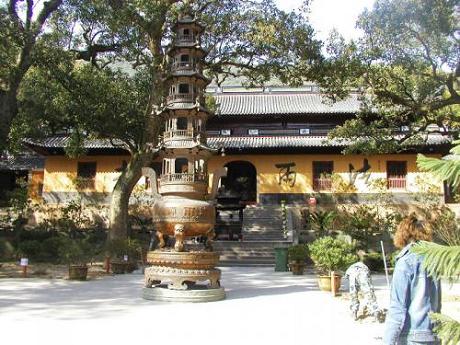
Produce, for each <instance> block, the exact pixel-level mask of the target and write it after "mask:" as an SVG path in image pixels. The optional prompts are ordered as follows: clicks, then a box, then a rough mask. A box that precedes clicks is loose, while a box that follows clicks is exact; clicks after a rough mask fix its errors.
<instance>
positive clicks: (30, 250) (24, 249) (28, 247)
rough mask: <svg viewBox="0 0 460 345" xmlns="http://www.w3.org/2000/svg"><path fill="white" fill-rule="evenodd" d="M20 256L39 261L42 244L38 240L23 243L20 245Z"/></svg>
mask: <svg viewBox="0 0 460 345" xmlns="http://www.w3.org/2000/svg"><path fill="white" fill-rule="evenodd" d="M18 254H19V255H21V256H25V257H27V258H29V259H31V260H39V259H40V256H41V254H42V244H41V243H40V242H39V241H37V240H30V241H23V242H20V243H19V244H18Z"/></svg>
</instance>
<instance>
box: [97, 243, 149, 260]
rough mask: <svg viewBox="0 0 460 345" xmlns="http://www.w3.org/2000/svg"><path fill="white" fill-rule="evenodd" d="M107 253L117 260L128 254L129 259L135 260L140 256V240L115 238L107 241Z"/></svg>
mask: <svg viewBox="0 0 460 345" xmlns="http://www.w3.org/2000/svg"><path fill="white" fill-rule="evenodd" d="M105 249H106V253H107V254H108V255H109V256H110V257H111V258H112V259H114V260H115V261H117V260H118V261H120V260H123V258H124V256H125V255H128V260H130V261H135V260H137V259H139V257H140V250H141V245H140V243H139V241H137V240H134V239H131V238H127V239H114V240H111V241H107V243H106V248H105Z"/></svg>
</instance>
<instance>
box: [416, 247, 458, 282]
mask: <svg viewBox="0 0 460 345" xmlns="http://www.w3.org/2000/svg"><path fill="white" fill-rule="evenodd" d="M411 251H412V252H414V253H417V254H420V255H423V256H424V257H425V258H424V260H423V266H424V268H425V269H426V270H427V272H428V274H429V275H431V276H433V277H434V278H441V277H444V278H447V279H449V280H451V281H453V280H454V279H457V278H458V277H459V276H460V246H443V245H440V244H436V243H431V242H421V243H419V244H417V245H415V246H413V247H412V248H411Z"/></svg>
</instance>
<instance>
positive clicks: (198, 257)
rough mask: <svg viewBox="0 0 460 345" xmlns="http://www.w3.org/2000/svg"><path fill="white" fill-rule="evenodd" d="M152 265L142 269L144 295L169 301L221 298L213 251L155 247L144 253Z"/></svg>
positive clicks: (217, 260)
mask: <svg viewBox="0 0 460 345" xmlns="http://www.w3.org/2000/svg"><path fill="white" fill-rule="evenodd" d="M147 262H148V263H149V264H151V265H152V266H150V267H147V268H146V269H145V271H144V278H145V283H144V290H143V293H142V296H143V297H144V298H145V299H151V300H156V301H171V302H174V301H176V302H211V301H220V300H222V299H224V298H225V290H224V289H223V288H222V287H221V286H220V276H221V272H220V270H219V269H217V268H215V265H216V264H217V263H218V262H219V255H218V254H217V253H214V252H205V251H195V252H175V251H171V250H165V249H162V250H156V251H153V252H149V253H148V254H147Z"/></svg>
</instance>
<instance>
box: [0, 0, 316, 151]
mask: <svg viewBox="0 0 460 345" xmlns="http://www.w3.org/2000/svg"><path fill="white" fill-rule="evenodd" d="M29 2H30V3H33V1H28V3H29ZM18 3H20V1H19V2H18ZM56 6H57V8H56V9H55V11H54V12H53V13H52V14H50V17H49V19H48V21H47V23H46V29H45V30H42V31H41V33H40V35H39V38H40V39H39V40H37V41H36V43H35V44H34V46H33V48H32V49H33V54H31V57H30V66H29V68H28V69H27V71H30V73H29V74H28V73H27V71H26V72H25V73H24V76H25V78H26V79H28V80H24V78H23V79H21V80H20V83H22V81H24V83H23V84H21V88H18V90H17V92H16V99H15V100H16V101H17V100H19V109H20V113H21V114H19V115H18V117H19V121H17V122H15V125H14V126H13V129H12V131H11V132H10V134H11V133H12V134H13V139H15V138H16V139H17V138H20V137H23V136H25V135H28V136H29V135H32V134H36V133H35V132H36V130H37V129H41V130H44V129H45V128H46V129H47V130H51V131H55V130H57V129H58V127H60V126H63V127H64V128H65V129H68V128H70V127H73V133H74V135H73V136H75V137H76V138H77V137H78V136H81V134H82V133H83V132H85V133H88V134H90V133H92V134H95V135H100V134H102V135H104V136H107V137H110V138H112V137H113V138H119V139H121V140H122V141H123V142H124V143H125V145H126V146H128V148H129V149H131V150H133V149H137V150H138V149H140V148H141V147H145V144H146V142H147V141H149V140H153V141H154V139H152V138H154V137H155V130H154V129H152V126H153V127H155V126H156V125H155V124H153V125H152V124H150V125H147V122H149V121H151V120H152V117H151V116H150V115H151V114H152V113H157V112H159V111H160V110H161V105H162V101H163V98H164V96H165V95H166V93H167V90H165V87H164V86H165V83H164V79H165V78H166V76H167V74H168V58H167V45H168V44H169V43H170V42H171V38H172V33H171V26H172V24H173V23H174V22H175V21H176V20H177V18H178V17H179V16H180V15H183V14H184V13H186V12H190V13H192V14H196V16H197V19H198V20H199V21H200V22H201V23H203V24H204V25H205V26H206V32H205V35H204V37H203V42H202V44H203V47H204V49H205V50H207V51H208V54H207V56H206V60H205V70H206V74H207V76H209V77H211V78H215V79H216V80H217V82H221V81H223V80H225V78H227V77H228V76H242V77H244V79H245V80H246V82H247V83H248V84H263V83H265V82H267V81H268V80H270V78H272V77H273V76H276V77H278V78H279V79H280V80H281V81H282V82H285V83H290V84H301V83H302V82H303V81H304V80H306V79H312V78H313V75H314V73H315V71H316V69H317V68H318V67H317V66H318V63H319V62H320V60H321V56H320V47H321V44H320V42H319V41H316V40H315V39H314V38H313V29H312V28H311V26H310V24H309V23H308V21H307V19H306V16H305V14H304V13H300V14H295V13H293V12H292V13H285V12H283V11H281V10H279V9H278V8H277V7H276V6H275V4H274V2H273V1H272V0H263V1H248V0H224V1H217V0H209V1H169V0H158V1H147V0H145V1H140V0H138V1H123V0H111V1H103V0H95V1H88V0H63V1H61V2H60V3H59V6H58V4H56ZM19 10H21V9H20V7H18V11H19ZM23 11H24V9H23ZM2 13H3V17H2V18H3V19H4V21H5V22H6V23H9V22H11V20H12V19H11V17H12V14H11V13H10V12H9V11H7V8H5V9H3V12H2ZM1 37H5V39H4V42H5V44H4V45H2V50H1V52H0V56H2V61H9V62H13V61H15V60H16V57H17V56H18V55H20V54H22V52H23V50H24V44H23V42H22V41H21V40H20V39H19V38H20V30H18V29H16V30H13V29H12V30H10V31H7V30H6V31H5V32H3V30H2V35H1ZM1 37H0V38H1ZM16 42H18V43H16ZM3 57H5V59H3ZM84 62H85V63H86V64H85V63H84ZM14 68H15V66H12V65H11V64H10V65H9V64H8V63H7V64H5V65H2V66H1V69H0V77H1V78H2V79H1V80H2V83H0V85H6V84H5V83H4V82H3V81H6V80H8V76H9V75H11V74H13V73H14ZM30 68H32V70H30ZM106 81H107V82H106ZM58 84H59V85H58ZM133 86H137V87H139V86H141V89H139V88H138V89H137V90H136V91H134V90H131V88H132V87H133ZM40 87H43V88H42V89H41V90H39V88H40ZM27 89H28V90H27ZM123 90H126V91H127V92H126V95H122V93H123V92H122V91H123ZM34 93H38V94H39V95H40V96H39V97H36V95H34ZM65 93H66V94H67V95H65ZM135 93H136V94H135ZM47 95H48V96H47ZM53 95H55V96H53ZM50 96H51V97H50ZM125 101H126V102H128V103H129V104H123V103H124V102H125ZM51 103H52V104H51ZM58 103H59V104H58ZM115 103H118V105H115ZM122 104H123V105H122ZM120 107H121V108H124V109H123V110H121V109H119V108H120ZM95 108H97V109H95ZM128 108H129V111H128ZM134 108H137V110H135V109H134ZM114 109H116V110H120V112H119V113H117V114H113V113H114V111H113V110H114ZM92 111H96V113H95V114H93V112H92ZM88 114H93V115H92V116H88ZM128 114H129V116H127V115H128ZM117 116H118V118H114V117H117ZM13 118H16V115H15V116H14V117H13ZM108 119H110V120H112V119H113V120H114V121H108ZM56 120H57V121H56ZM37 122H40V123H37ZM89 122H92V123H89ZM126 122H134V123H126ZM30 124H33V126H30ZM135 124H136V126H137V127H136V126H134V125H135ZM117 125H118V126H119V127H118V128H116V127H117ZM133 126H134V127H133ZM146 128H150V129H151V131H150V132H149V133H147V132H145V131H144V133H142V134H141V133H139V132H140V131H142V130H143V129H144V130H145V129H146ZM18 129H19V131H18ZM26 129H31V130H32V131H31V132H29V133H27V131H25V132H24V130H26ZM44 132H45V133H47V131H46V130H45V131H44ZM125 132H128V133H125ZM1 140H3V141H5V138H1V137H0V141H1ZM77 141H78V140H77ZM133 144H134V145H133Z"/></svg>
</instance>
